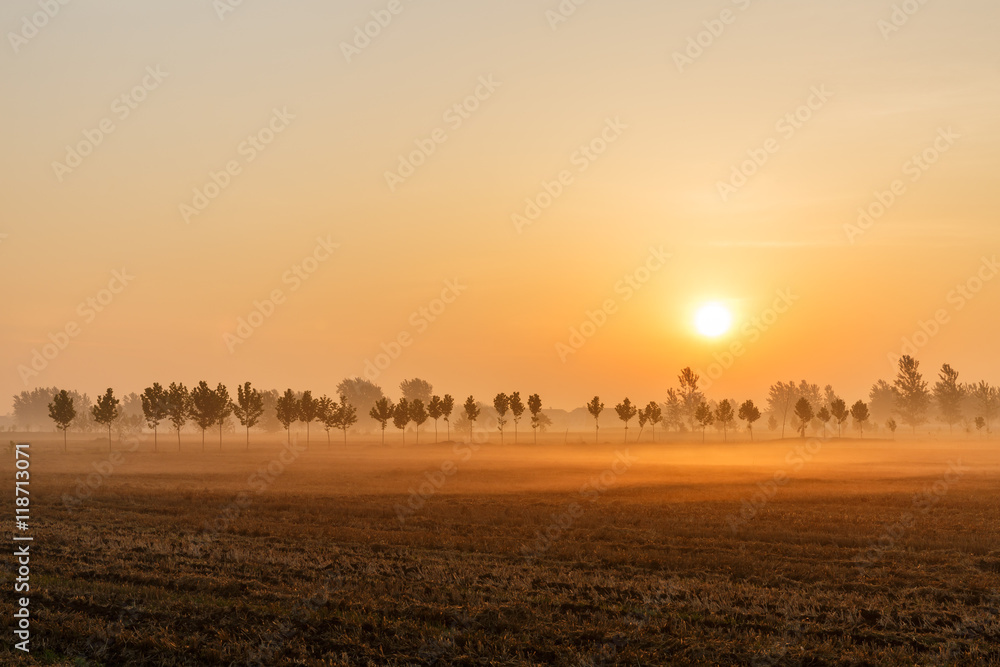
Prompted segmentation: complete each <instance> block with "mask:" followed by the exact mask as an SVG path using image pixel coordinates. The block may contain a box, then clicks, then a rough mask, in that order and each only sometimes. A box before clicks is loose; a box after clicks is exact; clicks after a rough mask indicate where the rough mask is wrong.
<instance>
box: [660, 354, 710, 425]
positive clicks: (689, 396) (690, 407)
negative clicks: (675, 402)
mask: <svg viewBox="0 0 1000 667" xmlns="http://www.w3.org/2000/svg"><path fill="white" fill-rule="evenodd" d="M700 379H701V376H699V375H698V374H697V373H695V372H694V371H692V370H691V367H690V366H688V367H687V368H684V369H682V370H681V373H680V375H678V376H677V380H678V381H679V382H680V385H681V391H680V401H681V409H682V410H683V412H684V414H685V416H687V419H688V424H689V425H690V426H691V429H692V430H694V423H695V420H697V416H696V414H695V413H696V412H697V410H698V407H699V406H700V405H701V403H703V402H704V398H705V395H704V394H702V393H701V392H700V391H699V390H698V380H700ZM669 396H670V395H669V392H668V393H667V397H668V399H669ZM702 435H704V433H703V434H702Z"/></svg>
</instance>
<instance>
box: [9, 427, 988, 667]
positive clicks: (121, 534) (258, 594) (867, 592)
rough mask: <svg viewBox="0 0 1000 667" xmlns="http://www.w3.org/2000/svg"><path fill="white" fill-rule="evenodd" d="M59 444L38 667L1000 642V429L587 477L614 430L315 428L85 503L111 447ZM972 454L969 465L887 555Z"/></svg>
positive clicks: (811, 650) (808, 650)
mask: <svg viewBox="0 0 1000 667" xmlns="http://www.w3.org/2000/svg"><path fill="white" fill-rule="evenodd" d="M164 440H165V441H167V442H169V441H168V440H166V439H164ZM33 442H34V443H35V444H33V456H32V475H33V479H32V500H33V507H34V509H33V513H34V518H35V520H36V523H37V524H38V527H37V529H36V532H35V534H36V543H35V547H34V549H35V556H34V559H33V561H32V567H33V570H32V576H33V584H34V586H33V591H32V610H33V626H32V627H33V630H34V632H35V636H34V640H33V644H32V649H33V652H32V659H33V660H34V661H35V663H37V664H81V665H124V664H138V665H142V664H147V665H231V664H247V662H248V660H253V659H257V660H259V661H260V663H262V664H288V665H293V664H296V665H359V664H360V665H365V664H371V665H409V664H417V665H429V664H457V665H486V664H489V665H508V664H509V665H515V664H553V665H598V664H606V665H613V664H622V665H649V664H678V665H686V664H706V665H715V664H718V665H730V664H792V665H799V664H808V665H839V664H844V665H847V664H871V665H882V664H886V665H888V664H900V665H902V664H905V665H938V664H955V665H983V664H1000V648H998V647H1000V621H998V613H1000V503H998V502H997V493H996V489H997V488H998V486H997V484H998V482H1000V448H998V447H996V445H995V444H994V443H981V442H968V441H963V442H954V443H948V442H919V443H915V442H899V443H889V442H876V441H868V442H864V443H860V442H857V441H853V440H843V441H841V440H833V441H830V442H827V443H825V444H823V446H822V448H821V450H820V451H818V452H817V453H816V454H815V455H813V456H812V457H811V458H810V459H809V460H808V461H805V462H803V464H802V466H801V467H800V468H798V469H794V468H793V466H792V464H790V463H789V460H790V459H788V458H787V457H788V455H789V452H790V451H794V448H795V447H797V446H800V443H798V442H795V441H791V440H785V441H775V442H769V443H764V444H757V445H750V444H749V443H737V444H730V445H721V444H709V445H705V446H703V445H700V444H687V445H684V444H678V443H672V444H669V445H656V446H652V445H643V446H636V445H631V446H630V447H629V453H630V455H631V456H632V457H634V458H635V462H634V463H633V464H632V465H631V467H630V468H628V470H627V471H621V474H620V475H612V476H610V477H609V476H607V475H606V476H605V480H606V481H607V480H613V483H611V484H610V485H609V487H608V488H607V490H605V491H598V492H595V491H593V490H592V489H593V488H594V487H593V486H589V487H587V489H585V490H584V492H583V493H581V487H583V486H584V485H585V484H587V483H588V480H592V479H594V478H595V477H599V476H600V474H601V473H602V472H604V471H606V470H609V469H610V468H611V466H612V463H613V461H614V460H615V456H616V451H617V450H616V446H615V445H613V444H606V445H600V446H595V445H588V446H583V447H580V446H577V447H572V448H567V447H563V446H559V445H555V444H551V443H550V444H546V445H544V446H541V447H539V448H538V449H534V448H532V447H527V446H519V447H513V446H506V447H503V448H501V447H500V446H499V445H496V444H486V445H482V446H481V447H480V449H479V450H477V451H471V450H467V449H465V448H464V446H463V447H459V448H458V449H457V450H456V449H454V448H452V447H451V446H433V445H430V446H428V445H423V444H422V445H420V446H419V447H413V446H408V447H407V448H405V449H403V448H399V447H390V448H385V449H381V448H378V447H371V446H361V445H358V444H353V445H352V446H350V447H348V448H347V449H344V448H342V447H341V446H340V445H336V444H335V446H334V447H333V448H332V449H331V450H327V449H326V444H325V443H322V444H321V445H316V444H315V443H314V445H313V447H312V450H311V451H309V452H305V453H302V454H301V455H300V456H299V457H298V458H297V459H296V460H295V461H294V462H292V463H290V464H289V465H288V466H287V467H286V469H285V470H284V472H282V473H281V474H280V475H278V476H277V477H276V478H275V479H274V481H273V482H272V483H270V484H268V485H267V486H266V488H263V489H260V488H259V484H258V483H256V482H254V481H252V480H251V479H250V477H251V476H252V475H254V474H255V471H259V470H261V469H262V468H263V469H266V465H267V463H268V462H269V461H271V460H273V459H274V458H275V456H276V454H277V452H278V451H279V445H278V444H277V443H276V442H274V443H271V442H268V443H261V444H258V445H256V447H255V449H254V450H252V451H251V452H250V453H243V452H241V451H240V450H239V449H238V446H237V445H236V444H235V441H234V443H230V444H227V449H228V451H227V452H225V453H222V454H219V453H217V452H212V451H211V447H210V448H209V449H210V451H209V453H207V454H205V455H202V454H201V453H200V452H198V451H197V450H198V449H199V448H200V445H198V446H194V445H193V444H191V445H189V446H187V448H188V449H192V450H193V451H192V453H189V454H177V453H167V452H165V451H161V453H159V454H155V455H154V454H152V453H149V452H147V451H146V447H145V446H143V448H142V451H139V452H130V453H127V454H125V455H124V461H123V462H122V463H121V464H119V465H117V466H116V469H115V471H114V473H113V474H111V475H110V476H108V477H106V478H102V481H101V484H100V487H99V488H98V489H97V490H96V492H95V493H94V494H93V495H92V496H91V497H90V498H87V499H86V500H84V501H83V502H82V503H80V504H79V505H73V504H67V503H64V502H63V500H62V496H63V494H66V493H69V494H71V493H73V489H74V487H75V485H76V480H77V479H83V478H84V477H85V475H86V473H87V472H91V471H93V467H92V465H93V463H94V462H98V463H99V462H100V461H102V460H103V459H105V458H106V457H107V454H106V453H105V452H102V451H101V448H100V446H99V444H98V443H93V444H91V443H86V442H77V443H72V444H71V449H73V450H74V451H71V453H70V454H68V455H63V454H61V452H58V451H55V450H56V449H57V446H56V443H55V441H54V440H51V441H49V440H38V439H35V440H33ZM162 444H163V443H162V442H161V445H162ZM59 446H60V447H61V443H60V445H59ZM618 447H619V448H621V449H623V447H621V446H618ZM466 456H469V457H470V458H469V460H464V458H465V457H466ZM956 459H961V460H962V462H963V464H964V465H965V467H966V468H967V469H968V470H967V471H966V472H965V473H964V474H962V476H961V477H960V478H957V479H953V480H952V481H951V482H950V483H949V485H948V487H947V489H946V490H945V492H944V493H943V494H939V495H937V498H938V499H937V501H936V502H935V503H934V504H933V505H932V506H931V507H929V509H928V510H927V511H926V512H924V511H922V510H921V511H917V513H916V518H915V519H914V521H913V522H912V524H910V525H908V527H906V528H905V529H904V530H903V531H902V532H901V533H899V534H897V535H896V536H895V537H894V538H893V539H892V540H891V543H889V544H887V546H886V548H885V549H883V550H881V551H880V552H879V553H878V558H877V559H875V560H874V562H872V563H870V564H868V565H867V566H865V567H860V566H859V564H858V563H857V562H856V560H855V559H856V557H857V556H858V554H859V553H862V552H863V550H865V549H866V548H868V547H869V546H871V545H872V544H873V543H876V542H877V541H878V540H879V538H880V536H884V535H885V534H886V531H887V530H888V529H889V528H890V527H891V526H892V525H893V524H894V523H895V522H898V521H899V519H900V517H901V516H903V515H905V514H906V513H908V512H909V513H913V512H914V508H915V507H923V505H919V504H918V505H915V504H914V502H915V501H914V494H918V496H919V494H921V493H923V492H924V491H925V490H926V489H929V488H931V489H932V488H934V487H933V485H934V484H935V482H939V481H940V480H942V476H943V475H944V473H945V471H946V470H947V468H948V461H949V460H956ZM792 460H794V459H792ZM446 461H451V462H452V463H453V464H454V466H455V472H454V473H453V474H450V475H444V478H445V482H444V484H443V485H442V486H441V487H440V489H438V490H436V491H435V493H434V494H432V495H430V496H429V497H428V498H427V499H426V500H425V502H424V504H423V505H422V506H421V507H419V509H416V510H414V511H412V512H404V515H405V517H404V518H405V521H403V522H401V521H400V520H399V519H398V518H397V515H398V514H399V510H398V507H399V506H402V505H404V504H405V503H406V502H407V500H408V499H409V498H410V496H409V490H410V489H414V490H418V489H419V485H420V484H421V483H422V482H424V481H425V480H426V479H427V478H426V476H425V473H428V472H430V473H433V472H434V471H440V470H441V469H442V464H444V463H445V462H446ZM619 468H620V466H619ZM11 470H12V466H11V464H10V461H9V459H7V460H5V463H4V465H3V475H4V478H5V479H10V478H11V477H12V473H11ZM779 470H782V471H784V472H786V473H787V474H788V476H789V477H790V481H788V483H787V484H784V485H782V486H780V487H778V489H777V491H776V492H775V493H774V494H773V497H771V498H770V499H769V500H768V501H767V502H766V504H764V505H763V506H762V507H761V508H759V509H758V510H757V512H756V515H755V516H754V517H753V518H751V519H750V520H749V521H747V522H746V523H745V524H744V525H742V526H741V527H740V528H739V529H738V530H736V531H734V530H733V528H732V527H731V516H732V515H735V514H738V513H739V511H740V508H741V503H742V501H743V500H746V499H750V498H751V497H753V495H754V494H755V493H757V492H758V491H759V487H758V486H757V484H758V482H763V481H766V480H768V479H772V478H773V475H774V473H775V472H776V471H779ZM257 480H258V482H259V480H260V478H259V477H258V478H257ZM939 489H940V486H939ZM258 490H259V491H260V492H258ZM9 491H10V484H6V485H5V493H6V498H7V500H6V502H7V506H8V507H10V497H11V493H10V492H9ZM240 493H245V494H246V495H245V496H244V498H245V499H246V502H245V503H244V504H243V506H242V507H241V506H240V505H239V504H238V503H236V502H235V501H236V499H237V498H238V494H240ZM573 503H576V504H577V505H578V506H579V508H580V511H579V512H578V513H576V514H575V515H573V514H572V513H571V512H570V510H569V508H570V507H571V506H572V504H573ZM559 516H563V517H566V516H571V518H572V520H571V522H570V524H569V525H568V526H566V527H565V528H563V529H560V531H559V534H558V535H556V539H555V540H554V541H552V542H551V544H548V545H547V548H545V549H543V550H539V549H537V534H538V532H545V531H546V529H548V528H549V527H551V526H553V525H554V522H555V521H556V519H554V518H553V517H559ZM206 525H209V526H211V525H216V526H217V527H219V528H221V530H219V531H218V532H214V531H209V532H208V533H207V534H206V531H205V528H204V527H205V526H206ZM5 562H7V563H10V559H7V560H6V561H5ZM8 567H10V566H9V565H8ZM7 614H9V612H5V615H7ZM7 617H8V618H9V615H8V616H7ZM3 651H4V652H0V660H2V661H4V662H5V663H9V662H13V661H14V659H15V658H14V656H13V652H12V650H11V647H10V643H9V642H8V643H7V644H6V645H5V646H4V649H3ZM29 662H30V661H29ZM21 664H28V663H24V662H23V661H21Z"/></svg>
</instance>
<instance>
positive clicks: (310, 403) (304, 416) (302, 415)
mask: <svg viewBox="0 0 1000 667" xmlns="http://www.w3.org/2000/svg"><path fill="white" fill-rule="evenodd" d="M317 417H319V401H317V400H316V399H315V398H313V395H312V392H311V391H304V392H302V398H300V399H299V419H300V420H302V421H304V422H305V423H306V449H309V424H311V423H312V421H313V420H314V419H316V418H317Z"/></svg>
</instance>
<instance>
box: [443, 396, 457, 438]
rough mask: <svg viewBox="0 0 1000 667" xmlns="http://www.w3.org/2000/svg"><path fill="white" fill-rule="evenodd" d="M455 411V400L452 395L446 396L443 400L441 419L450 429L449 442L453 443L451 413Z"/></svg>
mask: <svg viewBox="0 0 1000 667" xmlns="http://www.w3.org/2000/svg"><path fill="white" fill-rule="evenodd" d="M454 409H455V399H454V398H452V397H451V394H445V395H444V397H443V398H442V399H441V417H442V418H443V419H444V423H445V424H447V427H448V441H449V442H450V441H451V411H452V410H454Z"/></svg>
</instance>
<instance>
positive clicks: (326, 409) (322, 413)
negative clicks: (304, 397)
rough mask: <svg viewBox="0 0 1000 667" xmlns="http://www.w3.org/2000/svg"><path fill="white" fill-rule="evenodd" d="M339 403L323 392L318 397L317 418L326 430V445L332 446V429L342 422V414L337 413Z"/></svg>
mask: <svg viewBox="0 0 1000 667" xmlns="http://www.w3.org/2000/svg"><path fill="white" fill-rule="evenodd" d="M337 407H338V406H337V403H336V402H334V401H333V400H332V399H331V398H330V397H329V396H327V395H326V394H323V395H322V396H320V397H319V398H318V399H316V419H317V420H318V421H319V423H321V424H322V425H323V430H324V431H326V447H327V449H329V448H330V429H331V428H337V425H338V424H339V423H340V415H338V414H337Z"/></svg>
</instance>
